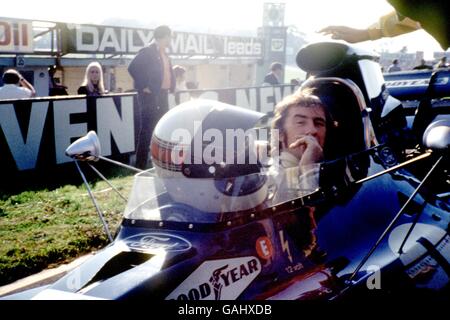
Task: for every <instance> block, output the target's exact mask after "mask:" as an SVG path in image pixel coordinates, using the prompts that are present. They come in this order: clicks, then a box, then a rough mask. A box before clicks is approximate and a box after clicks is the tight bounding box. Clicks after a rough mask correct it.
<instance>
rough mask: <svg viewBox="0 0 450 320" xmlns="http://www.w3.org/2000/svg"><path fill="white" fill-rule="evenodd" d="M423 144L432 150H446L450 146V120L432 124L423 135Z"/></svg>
mask: <svg viewBox="0 0 450 320" xmlns="http://www.w3.org/2000/svg"><path fill="white" fill-rule="evenodd" d="M423 144H424V145H425V146H426V147H427V148H430V149H435V150H445V149H448V146H449V144H450V120H447V119H445V120H439V121H436V122H433V123H431V124H430V125H429V126H428V127H427V129H426V130H425V132H424V134H423Z"/></svg>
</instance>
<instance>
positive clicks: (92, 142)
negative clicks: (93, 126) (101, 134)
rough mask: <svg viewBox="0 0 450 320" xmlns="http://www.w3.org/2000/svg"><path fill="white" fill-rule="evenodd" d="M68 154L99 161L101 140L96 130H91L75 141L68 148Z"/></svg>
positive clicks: (77, 157) (72, 156)
mask: <svg viewBox="0 0 450 320" xmlns="http://www.w3.org/2000/svg"><path fill="white" fill-rule="evenodd" d="M66 156H68V157H71V158H73V159H78V160H91V161H92V160H94V161H97V160H98V159H99V156H100V141H99V140H98V137H97V134H96V133H95V131H89V132H88V134H87V135H85V136H84V137H81V138H79V139H78V140H76V141H75V142H73V143H72V144H71V145H70V146H69V147H68V148H67V149H66Z"/></svg>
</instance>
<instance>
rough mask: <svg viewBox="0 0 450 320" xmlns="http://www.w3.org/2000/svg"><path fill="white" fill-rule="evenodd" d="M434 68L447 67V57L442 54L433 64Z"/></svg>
mask: <svg viewBox="0 0 450 320" xmlns="http://www.w3.org/2000/svg"><path fill="white" fill-rule="evenodd" d="M434 68H435V69H439V68H448V63H447V57H446V56H443V57H442V58H441V60H439V62H438V63H437V64H436V65H435V67H434Z"/></svg>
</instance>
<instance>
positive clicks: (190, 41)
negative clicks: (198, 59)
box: [185, 34, 201, 54]
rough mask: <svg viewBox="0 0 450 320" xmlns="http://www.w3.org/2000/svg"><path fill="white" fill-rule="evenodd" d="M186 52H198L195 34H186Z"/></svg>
mask: <svg viewBox="0 0 450 320" xmlns="http://www.w3.org/2000/svg"><path fill="white" fill-rule="evenodd" d="M185 50H186V53H196V54H200V53H201V51H200V48H199V47H198V43H197V39H196V37H195V35H193V34H190V35H188V36H187V40H186V48H185Z"/></svg>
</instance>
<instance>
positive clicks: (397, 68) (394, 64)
mask: <svg viewBox="0 0 450 320" xmlns="http://www.w3.org/2000/svg"><path fill="white" fill-rule="evenodd" d="M398 71H402V68H400V66H399V65H398V59H394V60H392V64H391V65H390V66H389V68H388V70H387V72H388V73H391V72H398Z"/></svg>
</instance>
